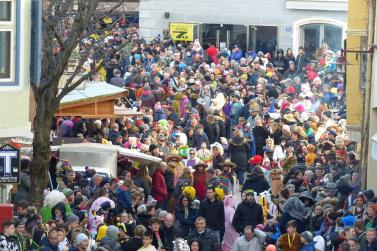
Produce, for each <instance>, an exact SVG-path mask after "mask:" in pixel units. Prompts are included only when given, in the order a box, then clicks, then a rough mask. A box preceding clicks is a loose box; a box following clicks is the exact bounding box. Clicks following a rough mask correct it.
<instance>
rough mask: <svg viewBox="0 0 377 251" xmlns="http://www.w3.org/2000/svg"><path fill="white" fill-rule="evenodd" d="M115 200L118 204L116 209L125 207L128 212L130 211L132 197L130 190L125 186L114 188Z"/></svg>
mask: <svg viewBox="0 0 377 251" xmlns="http://www.w3.org/2000/svg"><path fill="white" fill-rule="evenodd" d="M115 195H116V201H117V204H118V209H120V210H124V209H127V211H128V212H131V211H132V199H131V198H132V197H131V190H130V189H128V188H127V187H125V186H120V187H118V188H117V189H116V190H115Z"/></svg>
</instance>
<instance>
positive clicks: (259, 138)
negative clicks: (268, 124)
mask: <svg viewBox="0 0 377 251" xmlns="http://www.w3.org/2000/svg"><path fill="white" fill-rule="evenodd" d="M253 136H254V139H255V149H256V155H261V156H263V155H264V150H263V147H264V146H265V144H266V139H267V138H268V132H267V130H266V129H265V128H264V127H263V124H262V119H261V118H260V117H257V118H255V127H254V128H253Z"/></svg>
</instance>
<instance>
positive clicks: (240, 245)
mask: <svg viewBox="0 0 377 251" xmlns="http://www.w3.org/2000/svg"><path fill="white" fill-rule="evenodd" d="M266 237H267V234H266V233H264V232H263V231H260V230H258V229H254V237H253V238H252V239H251V240H250V241H248V240H246V239H245V236H241V237H238V238H237V239H236V241H235V243H234V245H233V248H232V251H251V250H253V251H261V250H262V247H263V243H264V242H265V240H266Z"/></svg>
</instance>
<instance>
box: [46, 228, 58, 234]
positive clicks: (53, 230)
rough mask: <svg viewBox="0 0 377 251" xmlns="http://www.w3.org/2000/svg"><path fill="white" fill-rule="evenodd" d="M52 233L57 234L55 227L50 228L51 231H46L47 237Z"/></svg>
mask: <svg viewBox="0 0 377 251" xmlns="http://www.w3.org/2000/svg"><path fill="white" fill-rule="evenodd" d="M53 232H56V233H58V232H59V230H58V228H56V227H54V228H51V229H50V230H49V231H48V236H50V235H51V234H52V233H53Z"/></svg>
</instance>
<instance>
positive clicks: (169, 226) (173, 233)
mask: <svg viewBox="0 0 377 251" xmlns="http://www.w3.org/2000/svg"><path fill="white" fill-rule="evenodd" d="M162 230H163V231H164V232H165V236H166V242H167V243H168V244H170V243H173V241H174V240H175V239H176V238H178V237H181V230H180V229H179V228H177V227H176V226H174V215H172V214H171V213H168V214H167V215H165V217H164V221H163V225H162ZM172 250H173V245H170V246H169V248H168V251H172Z"/></svg>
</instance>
